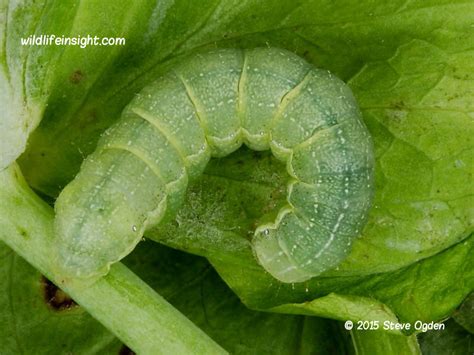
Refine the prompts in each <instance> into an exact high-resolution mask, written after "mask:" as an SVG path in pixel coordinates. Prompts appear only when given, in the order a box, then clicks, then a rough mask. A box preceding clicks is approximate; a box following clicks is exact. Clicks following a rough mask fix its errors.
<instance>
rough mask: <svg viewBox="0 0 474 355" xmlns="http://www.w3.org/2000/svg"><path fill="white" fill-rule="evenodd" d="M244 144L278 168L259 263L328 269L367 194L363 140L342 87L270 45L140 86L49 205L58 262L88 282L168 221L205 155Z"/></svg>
mask: <svg viewBox="0 0 474 355" xmlns="http://www.w3.org/2000/svg"><path fill="white" fill-rule="evenodd" d="M243 143H245V144H246V145H248V146H249V147H250V148H252V149H256V150H267V149H271V151H272V153H273V154H274V155H275V156H276V157H277V158H278V159H280V160H282V161H284V162H286V164H287V170H288V174H289V175H290V176H291V181H290V183H289V186H288V194H287V204H286V205H285V206H284V207H282V208H281V210H280V211H279V213H278V217H277V218H276V220H275V221H274V222H273V223H270V224H267V225H261V226H258V227H257V228H256V230H255V235H254V238H253V241H252V245H253V248H254V251H255V255H256V257H257V259H258V261H259V262H260V264H261V265H262V266H263V267H264V268H265V269H266V270H267V271H268V272H269V273H270V274H272V275H273V276H274V277H275V278H277V279H279V280H281V281H283V282H299V281H304V280H307V279H309V278H311V277H314V276H316V275H319V274H320V273H322V272H324V271H325V270H328V269H330V268H332V267H335V266H336V265H337V264H339V263H340V262H341V261H342V260H343V259H344V258H345V257H346V255H347V254H348V253H349V251H350V245H351V242H352V240H353V239H354V237H356V236H357V235H358V233H359V231H360V229H361V228H362V227H363V225H364V223H365V218H366V216H367V213H368V210H369V207H370V202H371V199H372V194H373V182H372V180H373V169H374V163H373V153H372V143H371V139H370V136H369V134H368V132H367V130H366V128H365V126H364V125H363V123H362V121H361V118H360V113H359V110H358V108H357V104H356V102H355V100H354V98H353V97H352V94H351V92H350V90H349V89H348V88H347V86H346V85H345V84H344V83H343V82H342V81H340V80H339V79H337V78H335V77H334V76H333V75H331V74H329V73H328V72H327V71H323V70H319V69H316V68H314V67H312V66H311V65H310V64H308V63H307V62H305V61H304V60H303V59H301V58H299V57H298V56H296V55H295V54H293V53H290V52H287V51H284V50H281V49H276V48H257V49H252V50H236V49H224V50H216V51H213V52H209V53H205V54H200V55H197V56H195V57H194V58H192V59H190V60H188V61H186V62H183V63H182V64H180V65H179V66H177V67H176V68H175V69H174V70H173V71H172V72H171V73H169V74H167V75H165V76H164V77H162V78H160V79H158V80H157V81H156V82H155V83H153V84H151V85H149V86H147V87H146V88H144V89H143V90H142V92H141V93H140V94H139V95H138V96H137V97H136V98H135V99H134V100H132V102H130V104H129V105H128V106H127V108H126V109H125V110H124V112H123V114H122V117H121V118H120V119H119V120H118V122H117V123H116V124H115V125H113V126H112V127H111V128H110V129H109V130H107V131H106V133H105V134H104V136H103V137H102V139H101V140H100V142H99V144H98V148H97V150H96V151H95V152H94V153H93V154H91V155H90V156H89V157H88V158H87V159H86V160H85V161H84V163H83V166H82V168H81V171H80V173H79V174H78V175H77V177H76V179H74V180H73V181H72V182H71V183H70V184H69V185H68V186H67V187H66V188H65V189H64V191H63V192H62V193H61V195H60V196H59V198H58V200H57V202H56V207H55V208H56V212H57V216H56V224H55V227H56V234H57V239H58V249H59V252H58V255H59V263H60V265H61V266H62V267H63V269H64V270H65V272H66V273H67V274H70V275H72V276H79V277H94V276H99V275H102V274H104V273H106V272H107V269H108V265H109V264H110V263H112V262H115V261H117V260H119V259H120V258H122V257H123V256H125V255H126V254H127V253H129V252H130V251H131V250H132V249H133V247H134V246H135V244H136V243H137V242H138V241H139V240H140V238H141V237H142V235H143V233H144V231H145V230H146V228H148V227H150V226H152V225H156V224H157V223H160V222H161V221H163V219H166V218H167V217H169V216H172V215H173V214H174V213H175V212H176V210H177V209H178V208H179V206H180V203H181V201H182V198H183V195H184V193H185V191H186V187H187V184H188V181H189V179H193V178H194V177H196V176H198V175H199V174H200V173H201V172H202V171H203V169H204V167H205V166H206V164H207V162H208V161H209V159H210V157H211V156H215V157H218V156H225V155H227V154H229V153H231V152H233V151H235V150H236V149H238V148H239V147H240V146H241V144H243Z"/></svg>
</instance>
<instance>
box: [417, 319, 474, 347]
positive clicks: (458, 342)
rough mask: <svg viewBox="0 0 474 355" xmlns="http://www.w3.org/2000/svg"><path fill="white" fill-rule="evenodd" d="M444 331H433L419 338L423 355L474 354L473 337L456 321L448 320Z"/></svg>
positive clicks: (420, 335)
mask: <svg viewBox="0 0 474 355" xmlns="http://www.w3.org/2000/svg"><path fill="white" fill-rule="evenodd" d="M444 325H445V326H446V329H444V330H431V331H429V332H426V333H421V334H419V336H418V339H419V343H420V347H421V350H422V352H423V354H430V355H438V354H439V355H457V354H472V352H473V350H474V346H473V340H474V339H473V338H474V337H473V335H472V334H470V333H469V332H467V331H466V330H465V329H464V328H463V327H461V326H460V325H459V324H458V323H456V322H455V321H454V320H452V319H449V320H447V321H446V322H445V323H444Z"/></svg>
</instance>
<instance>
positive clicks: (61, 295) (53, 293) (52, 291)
mask: <svg viewBox="0 0 474 355" xmlns="http://www.w3.org/2000/svg"><path fill="white" fill-rule="evenodd" d="M41 285H42V288H43V296H44V300H45V302H46V303H47V304H48V306H49V307H51V308H52V309H54V310H55V311H64V310H67V309H71V308H74V307H76V306H78V304H77V303H76V302H74V300H73V299H72V298H71V297H70V296H69V295H68V294H67V293H66V292H64V291H63V290H61V289H60V288H58V287H57V286H56V285H55V284H53V283H52V282H51V281H49V280H48V279H47V278H46V277H44V276H42V277H41Z"/></svg>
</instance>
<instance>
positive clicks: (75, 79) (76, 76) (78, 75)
mask: <svg viewBox="0 0 474 355" xmlns="http://www.w3.org/2000/svg"><path fill="white" fill-rule="evenodd" d="M82 79H84V74H83V73H82V71H80V70H79V69H78V70H75V71H73V72H72V74H71V76H70V77H69V81H70V82H71V83H73V84H76V85H77V84H79V83H80V82H81V81H82Z"/></svg>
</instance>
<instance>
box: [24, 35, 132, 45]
mask: <svg viewBox="0 0 474 355" xmlns="http://www.w3.org/2000/svg"><path fill="white" fill-rule="evenodd" d="M20 41H21V45H22V46H79V47H80V48H86V47H87V46H124V45H125V38H123V37H99V36H91V35H87V36H75V37H66V36H56V35H53V34H51V35H30V36H28V37H22V38H21V39H20Z"/></svg>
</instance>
